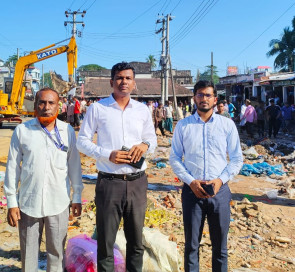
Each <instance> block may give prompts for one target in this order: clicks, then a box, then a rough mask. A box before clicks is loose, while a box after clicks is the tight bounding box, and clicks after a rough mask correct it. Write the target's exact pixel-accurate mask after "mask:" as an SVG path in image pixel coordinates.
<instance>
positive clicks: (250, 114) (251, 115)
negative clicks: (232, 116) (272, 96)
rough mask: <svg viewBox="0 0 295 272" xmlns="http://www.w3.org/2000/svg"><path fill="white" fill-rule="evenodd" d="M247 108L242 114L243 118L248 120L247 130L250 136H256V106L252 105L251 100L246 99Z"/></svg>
mask: <svg viewBox="0 0 295 272" xmlns="http://www.w3.org/2000/svg"><path fill="white" fill-rule="evenodd" d="M246 106H247V108H246V110H245V113H244V115H243V116H242V120H243V119H245V120H246V131H247V134H248V136H249V137H251V138H253V136H254V123H256V121H257V113H256V110H255V108H254V107H253V106H252V105H251V101H250V100H249V99H246Z"/></svg>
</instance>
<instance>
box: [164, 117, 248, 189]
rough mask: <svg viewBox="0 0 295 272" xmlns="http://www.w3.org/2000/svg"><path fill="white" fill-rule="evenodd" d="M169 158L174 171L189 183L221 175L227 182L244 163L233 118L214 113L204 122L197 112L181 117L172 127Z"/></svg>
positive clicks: (223, 180) (224, 181)
mask: <svg viewBox="0 0 295 272" xmlns="http://www.w3.org/2000/svg"><path fill="white" fill-rule="evenodd" d="M227 155H228V157H229V161H228V157H227ZM169 161H170V164H171V166H172V169H173V171H174V173H175V174H176V175H177V176H178V177H179V178H180V179H181V180H182V181H183V182H185V183H186V184H188V185H190V183H191V182H192V181H193V180H195V179H197V180H204V181H209V180H212V179H216V178H220V179H221V180H222V182H223V184H224V183H226V182H227V181H229V180H230V179H232V178H233V176H234V175H236V174H238V173H239V171H240V169H241V167H242V165H243V155H242V150H241V146H240V139H239V134H238V131H237V128H236V126H235V124H234V122H233V121H232V120H231V119H229V118H226V117H224V116H221V115H218V114H215V113H213V114H212V116H211V118H210V119H209V121H208V122H207V123H205V122H204V121H202V119H201V118H200V116H199V115H198V113H197V112H196V113H195V114H194V115H191V116H189V117H187V118H185V119H182V120H180V121H179V122H178V123H177V125H176V127H175V130H174V135H173V139H172V148H171V154H170V159H169Z"/></svg>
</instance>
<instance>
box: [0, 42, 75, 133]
mask: <svg viewBox="0 0 295 272" xmlns="http://www.w3.org/2000/svg"><path fill="white" fill-rule="evenodd" d="M67 40H70V41H69V43H68V44H67V45H62V46H59V47H57V45H58V44H60V43H63V42H65V41H67ZM77 51H78V48H77V44H76V39H75V37H74V36H72V37H71V38H69V39H66V40H64V41H61V42H58V43H55V44H51V45H49V46H46V47H44V48H41V49H39V50H37V51H32V52H30V54H28V55H26V56H23V57H20V58H19V59H18V61H17V63H16V65H15V72H14V78H13V79H11V81H9V80H8V81H6V82H5V84H4V90H0V127H2V124H3V122H5V121H6V122H18V123H21V122H22V120H21V118H20V115H33V114H34V112H29V111H27V110H24V109H23V103H24V97H25V91H26V87H25V84H24V74H25V71H26V69H28V68H29V67H30V65H32V64H34V63H36V62H39V61H43V60H46V59H49V58H52V57H54V56H57V55H60V54H62V53H67V63H68V81H69V83H70V84H72V85H74V78H73V75H74V68H77Z"/></svg>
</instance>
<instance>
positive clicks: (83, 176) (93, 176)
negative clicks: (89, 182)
mask: <svg viewBox="0 0 295 272" xmlns="http://www.w3.org/2000/svg"><path fill="white" fill-rule="evenodd" d="M82 178H83V179H97V174H90V175H82Z"/></svg>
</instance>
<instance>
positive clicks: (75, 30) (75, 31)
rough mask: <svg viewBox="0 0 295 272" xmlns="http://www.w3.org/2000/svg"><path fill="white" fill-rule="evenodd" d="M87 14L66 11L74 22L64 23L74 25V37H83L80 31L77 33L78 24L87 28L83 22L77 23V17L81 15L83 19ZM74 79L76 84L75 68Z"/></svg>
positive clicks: (67, 15) (84, 11) (84, 12)
mask: <svg viewBox="0 0 295 272" xmlns="http://www.w3.org/2000/svg"><path fill="white" fill-rule="evenodd" d="M85 14H86V10H83V12H80V11H73V12H70V11H67V10H66V11H65V15H66V17H67V18H68V17H69V15H72V19H73V20H72V21H65V22H64V25H65V26H67V24H72V25H73V29H72V35H73V36H74V37H76V34H78V37H81V32H80V31H79V32H78V33H77V29H76V24H82V27H84V26H85V24H84V22H83V21H76V16H77V15H81V17H82V18H83V17H84V16H85ZM73 78H74V82H76V69H75V68H74V75H73Z"/></svg>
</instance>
